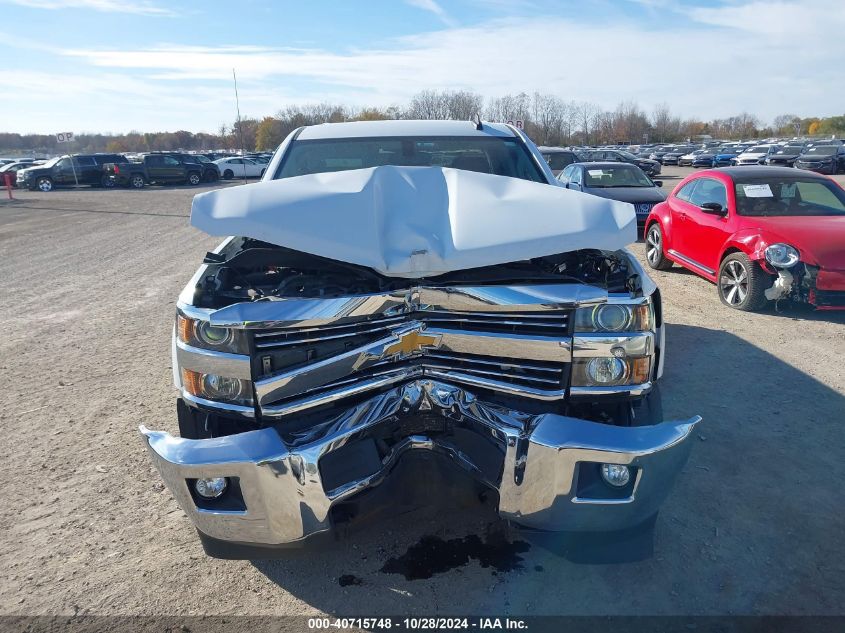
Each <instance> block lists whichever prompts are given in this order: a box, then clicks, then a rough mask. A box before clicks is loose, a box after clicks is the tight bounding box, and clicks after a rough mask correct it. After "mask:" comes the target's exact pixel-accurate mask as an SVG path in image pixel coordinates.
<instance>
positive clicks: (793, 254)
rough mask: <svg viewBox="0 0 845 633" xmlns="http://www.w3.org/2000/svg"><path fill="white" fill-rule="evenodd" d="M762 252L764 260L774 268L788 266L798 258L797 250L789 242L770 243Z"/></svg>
mask: <svg viewBox="0 0 845 633" xmlns="http://www.w3.org/2000/svg"><path fill="white" fill-rule="evenodd" d="M763 254H764V256H765V257H766V261H767V262H769V263H770V264H771V265H772V266H775V267H776V268H789V267H790V266H794V265H795V264H797V263H798V260H799V259H800V255H799V254H798V251H797V250H796V249H794V248H793V247H792V246H790V245H789V244H772V245H771V246H769V247H768V248H766V250H765V251H764V253H763Z"/></svg>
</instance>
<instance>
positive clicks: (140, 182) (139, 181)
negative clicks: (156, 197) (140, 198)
mask: <svg viewBox="0 0 845 633" xmlns="http://www.w3.org/2000/svg"><path fill="white" fill-rule="evenodd" d="M146 184H147V182H146V181H145V180H144V177H143V176H142V175H141V174H132V175H131V176H130V177H129V186H130V187H132V188H133V189H143V188H144V185H146Z"/></svg>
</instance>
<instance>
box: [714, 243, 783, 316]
mask: <svg viewBox="0 0 845 633" xmlns="http://www.w3.org/2000/svg"><path fill="white" fill-rule="evenodd" d="M770 280H771V277H770V275H768V274H767V273H766V272H765V271H764V270H763V269H762V268H761V267H760V264H758V263H757V262H752V261H751V260H750V259H748V257H746V255H745V253H731V254H730V255H728V256H727V257H725V259H723V260H722V265H721V266H719V275H718V277H717V278H716V289H717V291H718V293H719V299H720V300H721V301H722V303H724V304H725V305H726V306H728V307H729V308H735V309H736V310H742V311H744V312H754V311H756V310H761V309H762V308H764V307H765V306H766V304H767V303H768V300H767V299H766V295H765V294H763V293H764V291H765V290H766V287H767V286H768V285H769V281H770Z"/></svg>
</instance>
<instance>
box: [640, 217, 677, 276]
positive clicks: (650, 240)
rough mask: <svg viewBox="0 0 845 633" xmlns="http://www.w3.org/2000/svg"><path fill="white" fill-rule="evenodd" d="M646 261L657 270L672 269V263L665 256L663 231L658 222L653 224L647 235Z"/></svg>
mask: <svg viewBox="0 0 845 633" xmlns="http://www.w3.org/2000/svg"><path fill="white" fill-rule="evenodd" d="M645 259H646V261H647V262H648V265H649V266H651V267H652V268H654V269H655V270H669V269H670V268H672V262H671V261H669V260H668V259H666V255H664V254H663V231H661V230H660V225H659V224H658V223H657V222H654V223H652V224H651V226H649V227H648V230H647V231H646V234H645Z"/></svg>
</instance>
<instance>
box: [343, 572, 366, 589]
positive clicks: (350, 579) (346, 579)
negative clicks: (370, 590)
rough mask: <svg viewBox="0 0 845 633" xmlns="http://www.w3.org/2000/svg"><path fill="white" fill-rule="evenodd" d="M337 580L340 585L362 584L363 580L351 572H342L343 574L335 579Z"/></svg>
mask: <svg viewBox="0 0 845 633" xmlns="http://www.w3.org/2000/svg"><path fill="white" fill-rule="evenodd" d="M337 582H338V584H339V585H340V586H341V587H349V586H351V585H361V584H363V581H362V580H361V579H360V578H358V576H353V575H352V574H343V576H341V577H340V578H338V579H337Z"/></svg>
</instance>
